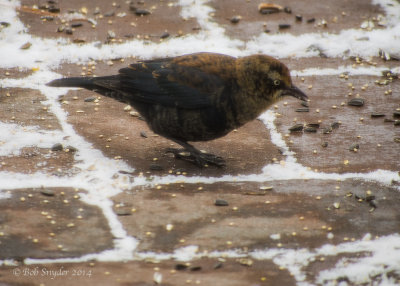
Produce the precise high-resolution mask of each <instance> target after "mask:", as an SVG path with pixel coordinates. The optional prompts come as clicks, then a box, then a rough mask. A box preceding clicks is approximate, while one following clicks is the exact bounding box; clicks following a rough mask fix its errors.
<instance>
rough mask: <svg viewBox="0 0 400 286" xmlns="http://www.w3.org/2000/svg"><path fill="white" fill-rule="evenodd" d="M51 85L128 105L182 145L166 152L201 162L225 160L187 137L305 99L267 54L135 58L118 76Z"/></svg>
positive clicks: (220, 130)
mask: <svg viewBox="0 0 400 286" xmlns="http://www.w3.org/2000/svg"><path fill="white" fill-rule="evenodd" d="M47 85H49V86H54V87H81V88H86V89H88V90H92V91H95V92H97V93H100V94H102V95H104V96H108V97H111V98H114V99H116V100H119V101H122V102H124V103H128V104H130V105H131V106H133V107H134V108H135V109H136V110H137V111H138V112H139V113H140V114H141V115H142V117H143V118H144V119H145V120H146V122H147V124H148V125H149V127H150V128H151V129H152V130H153V131H154V132H155V133H157V134H159V135H161V136H164V137H166V138H168V139H170V140H172V141H174V142H176V143H178V144H179V145H181V146H182V147H183V148H184V150H182V149H171V148H170V149H168V152H172V153H173V154H174V155H175V157H177V158H182V159H186V160H188V161H192V162H194V163H195V164H197V165H199V166H205V165H207V164H214V165H217V166H224V165H225V162H224V160H223V159H222V158H221V157H218V156H215V155H213V154H208V153H203V152H201V151H199V150H198V149H196V148H195V147H193V146H192V145H190V144H189V143H188V141H193V142H194V141H208V140H213V139H216V138H219V137H222V136H224V135H226V134H228V133H229V132H230V131H232V130H233V129H236V128H238V127H240V126H242V125H243V124H245V123H247V122H249V121H251V120H253V119H255V118H257V117H258V116H259V115H260V114H261V113H263V112H264V111H265V110H267V109H268V107H269V106H271V105H272V104H274V103H275V102H276V101H278V100H279V99H281V98H282V97H283V96H285V95H291V96H294V97H296V98H298V99H301V100H304V101H305V100H307V96H306V95H305V94H304V93H303V92H302V91H301V90H300V89H298V88H297V87H296V86H294V85H293V83H292V80H291V77H290V73H289V69H288V68H287V67H286V66H285V65H284V64H283V63H281V62H280V61H278V60H276V59H274V58H272V57H270V56H266V55H252V56H247V57H242V58H234V57H231V56H227V55H222V54H215V53H196V54H189V55H183V56H179V57H174V58H163V59H155V60H147V61H142V62H137V63H134V64H131V65H130V66H129V67H127V68H123V69H120V70H119V73H118V74H117V75H111V76H103V77H71V78H62V79H56V80H53V81H52V82H50V83H48V84H47Z"/></svg>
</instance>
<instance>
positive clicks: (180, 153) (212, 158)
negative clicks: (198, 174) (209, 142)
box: [167, 139, 225, 167]
mask: <svg viewBox="0 0 400 286" xmlns="http://www.w3.org/2000/svg"><path fill="white" fill-rule="evenodd" d="M173 141H174V142H176V143H178V144H179V145H181V146H182V147H183V148H184V149H175V148H168V149H167V152H168V153H172V154H174V155H175V158H178V159H183V160H186V161H190V162H192V163H194V164H196V165H198V166H199V167H204V166H206V165H207V164H212V165H215V166H218V167H224V166H225V160H224V159H223V158H222V157H219V156H216V155H213V154H209V153H203V152H201V151H200V150H198V149H196V148H195V147H193V146H192V145H190V144H189V143H187V142H183V141H180V140H175V139H173Z"/></svg>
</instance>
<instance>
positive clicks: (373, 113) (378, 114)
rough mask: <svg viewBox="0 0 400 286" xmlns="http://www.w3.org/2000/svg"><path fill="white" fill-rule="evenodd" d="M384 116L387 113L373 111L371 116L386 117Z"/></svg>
mask: <svg viewBox="0 0 400 286" xmlns="http://www.w3.org/2000/svg"><path fill="white" fill-rule="evenodd" d="M384 116H385V114H383V113H379V112H372V113H371V117H372V118H378V117H384Z"/></svg>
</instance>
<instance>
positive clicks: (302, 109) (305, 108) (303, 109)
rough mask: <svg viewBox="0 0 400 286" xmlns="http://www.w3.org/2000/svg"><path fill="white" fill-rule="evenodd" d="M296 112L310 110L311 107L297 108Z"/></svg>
mask: <svg viewBox="0 0 400 286" xmlns="http://www.w3.org/2000/svg"><path fill="white" fill-rule="evenodd" d="M296 112H310V109H309V108H308V107H303V108H297V109H296Z"/></svg>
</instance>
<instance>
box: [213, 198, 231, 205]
mask: <svg viewBox="0 0 400 286" xmlns="http://www.w3.org/2000/svg"><path fill="white" fill-rule="evenodd" d="M214 204H215V205H216V206H218V207H226V206H229V203H228V202H227V201H225V200H223V199H216V200H215V203H214Z"/></svg>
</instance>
